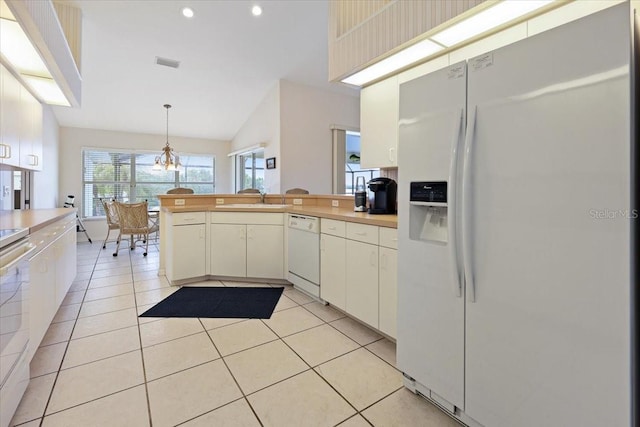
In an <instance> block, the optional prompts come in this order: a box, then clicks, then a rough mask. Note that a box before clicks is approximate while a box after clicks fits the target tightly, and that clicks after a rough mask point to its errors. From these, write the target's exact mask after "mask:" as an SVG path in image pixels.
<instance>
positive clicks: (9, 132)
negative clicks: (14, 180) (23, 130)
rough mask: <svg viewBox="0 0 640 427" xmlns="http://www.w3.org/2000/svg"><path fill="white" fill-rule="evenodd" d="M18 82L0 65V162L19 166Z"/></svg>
mask: <svg viewBox="0 0 640 427" xmlns="http://www.w3.org/2000/svg"><path fill="white" fill-rule="evenodd" d="M20 116H21V108H20V83H19V82H18V80H16V78H15V77H13V75H12V74H11V73H10V72H9V70H7V69H6V68H5V67H4V66H2V65H0V163H2V164H4V165H11V166H20Z"/></svg>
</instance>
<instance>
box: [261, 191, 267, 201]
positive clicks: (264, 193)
mask: <svg viewBox="0 0 640 427" xmlns="http://www.w3.org/2000/svg"><path fill="white" fill-rule="evenodd" d="M266 195H267V192H266V191H265V192H262V191H261V192H260V203H264V196H266Z"/></svg>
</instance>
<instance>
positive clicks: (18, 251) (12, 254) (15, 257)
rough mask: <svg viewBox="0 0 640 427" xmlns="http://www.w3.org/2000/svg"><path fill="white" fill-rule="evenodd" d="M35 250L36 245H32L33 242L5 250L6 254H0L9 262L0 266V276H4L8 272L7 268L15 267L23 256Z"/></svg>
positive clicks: (27, 255)
mask: <svg viewBox="0 0 640 427" xmlns="http://www.w3.org/2000/svg"><path fill="white" fill-rule="evenodd" d="M25 249H26V250H25ZM35 250H36V245H34V244H33V243H26V244H23V245H20V246H19V247H17V248H15V249H13V250H11V251H9V252H7V253H6V254H3V255H2V257H3V258H5V259H7V258H8V259H10V260H11V261H9V263H7V264H6V265H3V266H2V268H0V276H5V275H6V274H7V273H8V272H9V270H11V269H12V268H13V267H15V266H16V265H17V264H18V263H19V262H20V261H22V260H23V259H24V258H27V257H29V256H30V255H31V254H32V253H33V252H34V251H35Z"/></svg>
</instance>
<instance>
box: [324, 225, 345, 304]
mask: <svg viewBox="0 0 640 427" xmlns="http://www.w3.org/2000/svg"><path fill="white" fill-rule="evenodd" d="M322 221H325V220H324V219H323V220H322ZM346 274H347V246H346V240H345V239H344V237H337V236H332V235H330V234H324V233H322V234H320V298H322V299H323V300H325V301H327V302H328V303H330V304H331V305H334V306H336V307H338V308H339V309H341V310H346V300H347V295H346V277H347V276H346Z"/></svg>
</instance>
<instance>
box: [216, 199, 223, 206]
mask: <svg viewBox="0 0 640 427" xmlns="http://www.w3.org/2000/svg"><path fill="white" fill-rule="evenodd" d="M216 205H224V199H216Z"/></svg>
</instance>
